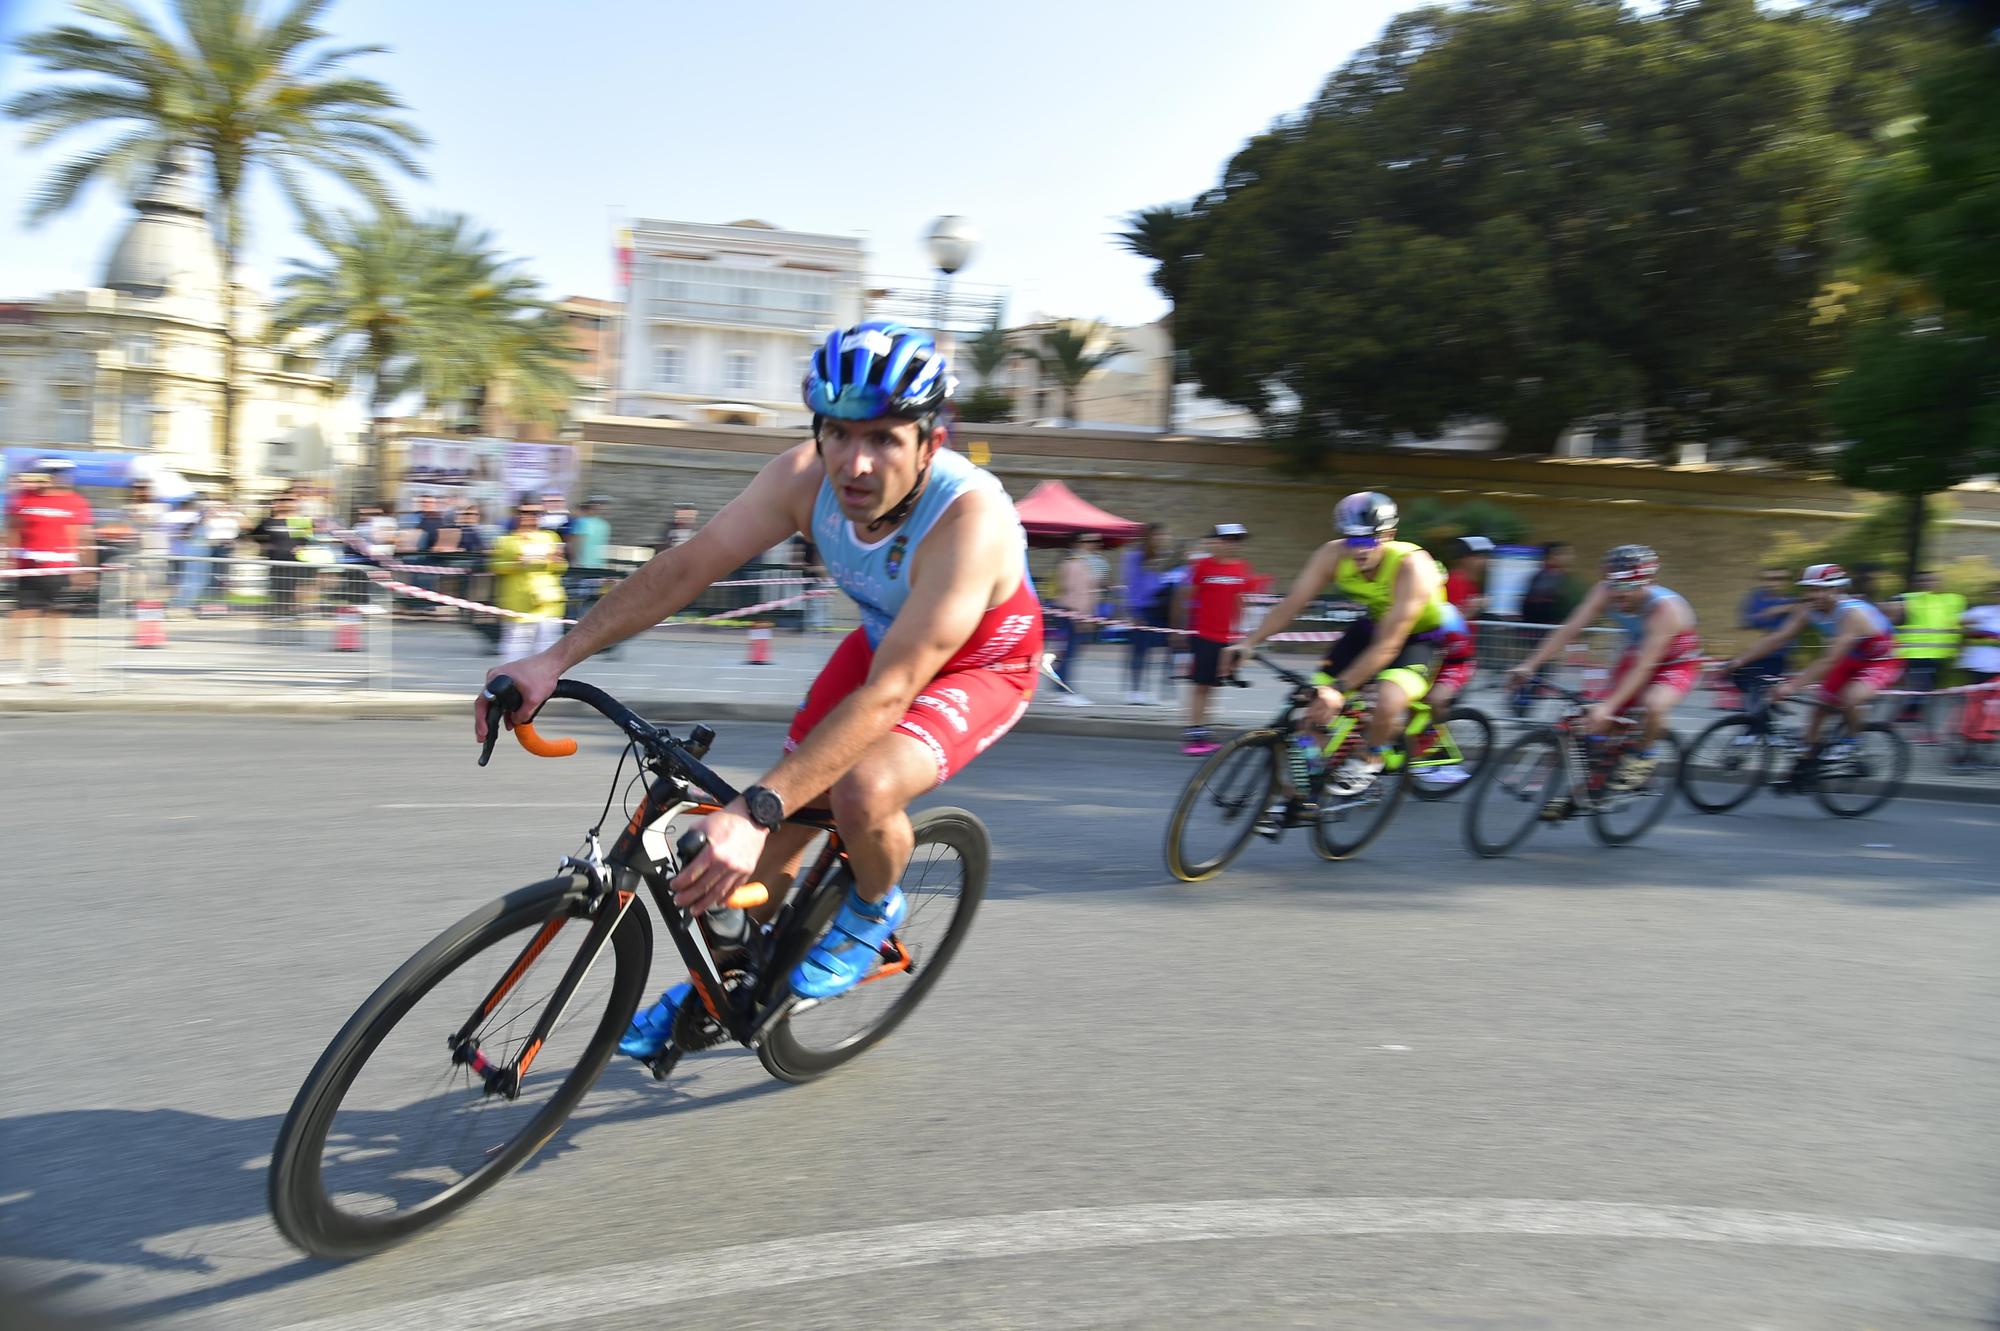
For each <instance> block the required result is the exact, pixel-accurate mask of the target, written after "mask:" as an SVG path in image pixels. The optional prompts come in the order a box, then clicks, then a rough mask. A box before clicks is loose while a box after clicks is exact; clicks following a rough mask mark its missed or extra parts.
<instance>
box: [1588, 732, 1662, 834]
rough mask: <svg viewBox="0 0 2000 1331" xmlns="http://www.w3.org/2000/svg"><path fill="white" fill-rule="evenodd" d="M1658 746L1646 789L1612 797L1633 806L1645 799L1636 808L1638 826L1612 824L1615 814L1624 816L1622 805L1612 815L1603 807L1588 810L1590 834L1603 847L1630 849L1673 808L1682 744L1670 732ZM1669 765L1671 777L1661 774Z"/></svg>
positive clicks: (1635, 824) (1660, 740)
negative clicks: (1672, 768)
mask: <svg viewBox="0 0 2000 1331" xmlns="http://www.w3.org/2000/svg"><path fill="white" fill-rule="evenodd" d="M1658 744H1659V749H1658V753H1659V763H1658V765H1657V766H1655V767H1654V768H1653V774H1652V776H1650V777H1648V778H1647V780H1646V784H1645V786H1643V787H1641V788H1640V789H1639V790H1636V791H1628V792H1623V793H1621V794H1619V795H1614V796H1612V798H1613V799H1614V800H1622V799H1628V798H1629V799H1630V800H1631V801H1632V802H1633V803H1638V801H1639V798H1640V797H1642V796H1643V797H1644V800H1645V802H1644V803H1642V804H1639V818H1638V821H1637V822H1635V823H1633V824H1632V826H1630V827H1623V826H1619V825H1615V824H1613V822H1612V821H1611V820H1612V818H1613V817H1614V816H1615V813H1617V812H1623V810H1624V808H1625V807H1626V806H1625V805H1622V804H1621V805H1620V807H1619V808H1618V809H1617V810H1615V811H1614V810H1611V809H1606V808H1604V807H1603V805H1602V804H1600V805H1599V806H1598V807H1597V808H1594V809H1592V810H1591V813H1590V830H1591V831H1592V832H1593V833H1594V834H1595V835H1596V837H1597V839H1598V840H1599V841H1601V842H1603V843H1604V844H1605V845H1607V846H1629V845H1631V844H1632V843H1633V842H1634V841H1637V840H1638V839H1639V838H1640V837H1642V836H1644V835H1646V833H1648V832H1650V831H1652V830H1653V828H1655V827H1657V826H1658V825H1659V822H1660V819H1662V818H1664V817H1666V816H1667V812H1668V810H1670V809H1672V808H1673V804H1674V798H1673V797H1674V789H1675V786H1676V784H1677V783H1678V781H1679V777H1680V767H1681V765H1682V764H1683V762H1684V759H1683V757H1682V747H1681V742H1680V738H1679V737H1678V736H1676V735H1675V734H1674V733H1673V732H1672V731H1668V732H1667V733H1666V734H1664V735H1661V736H1660V738H1659V740H1658ZM1668 763H1673V764H1674V767H1675V770H1674V771H1673V772H1672V773H1667V772H1663V771H1662V770H1660V769H1661V768H1663V767H1665V766H1666V764H1668Z"/></svg>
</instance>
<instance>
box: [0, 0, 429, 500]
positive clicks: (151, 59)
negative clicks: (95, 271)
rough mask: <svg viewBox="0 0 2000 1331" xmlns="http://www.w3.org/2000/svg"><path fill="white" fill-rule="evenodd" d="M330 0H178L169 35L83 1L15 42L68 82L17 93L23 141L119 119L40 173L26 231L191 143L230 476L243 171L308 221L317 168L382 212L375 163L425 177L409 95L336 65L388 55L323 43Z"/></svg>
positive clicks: (134, 178) (384, 198)
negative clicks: (219, 317)
mask: <svg viewBox="0 0 2000 1331" xmlns="http://www.w3.org/2000/svg"><path fill="white" fill-rule="evenodd" d="M329 2H330V0H291V2H290V3H289V4H287V5H286V6H285V7H284V8H283V9H282V10H280V11H278V12H276V13H275V14H271V15H267V14H266V13H265V11H264V5H263V0H172V12H173V15H174V18H175V19H176V20H177V21H178V30H177V31H169V30H166V29H164V28H162V27H159V26H156V25H155V24H154V23H153V22H152V21H151V20H150V19H148V18H147V17H146V16H144V15H142V14H141V13H140V12H139V11H138V10H137V9H135V8H134V7H133V6H132V5H131V4H129V3H127V2H126V0H77V3H76V9H77V12H78V13H79V14H80V15H81V16H82V17H83V18H85V19H89V20H92V21H94V23H96V24H97V25H99V26H95V27H86V26H84V25H82V24H77V23H63V24H58V25H57V26H55V27H52V28H49V29H46V30H45V31H42V32H37V33H33V34H31V35H29V36H27V37H24V38H22V39H21V40H20V43H19V45H20V49H21V51H22V53H23V54H25V55H27V56H29V57H31V58H32V59H34V60H36V61H38V62H39V64H40V67H41V68H42V70H43V71H45V72H47V73H49V74H52V75H57V76H61V77H62V81H60V82H50V83H46V84H44V85H42V86H40V87H37V88H31V89H29V90H28V91H26V92H23V93H20V94H18V95H17V96H15V97H14V98H13V99H11V100H10V101H9V102H7V104H6V106H5V108H4V110H5V111H6V113H7V114H8V115H11V116H14V117H16V118H18V119H20V120H23V121H26V122H27V125H28V129H27V132H26V135H25V140H26V142H27V143H28V144H29V145H31V146H36V145H40V144H45V143H50V142H52V141H54V140H56V139H59V138H63V137H66V136H68V135H71V134H73V133H76V132H77V131H79V130H89V129H101V128H104V127H114V126H115V127H116V133H115V134H114V135H113V136H112V137H111V139H110V140H109V141H108V142H106V143H103V144H100V145H99V146H97V147H95V148H92V149H90V150H89V151H86V152H83V153H81V154H79V155H77V156H74V157H71V158H70V159H69V160H68V161H66V162H64V163H62V164H61V165H59V166H57V167H56V168H55V169H54V170H53V171H51V172H50V173H49V176H48V178H47V180H46V181H44V182H43V184H42V187H41V189H40V191H39V192H38V193H37V194H36V195H35V197H34V199H33V201H32V203H31V204H30V206H29V208H28V221H29V223H30V224H31V225H33V224H38V223H41V222H43V221H46V220H47V219H48V218H50V217H52V216H54V215H55V214H56V213H59V212H61V211H63V210H64V209H65V208H68V207H69V206H70V204H71V203H73V202H75V200H76V198H77V195H78V194H79V193H80V192H81V191H82V190H83V189H84V187H85V186H87V185H89V184H90V183H91V182H92V181H95V180H105V181H108V182H110V183H112V184H114V185H116V186H118V187H119V188H122V189H128V190H129V189H130V188H132V187H133V186H134V185H135V184H136V183H138V182H140V181H143V180H145V179H148V178H150V176H151V175H152V173H153V172H154V170H156V169H157V167H158V165H159V163H160V162H161V160H162V159H163V158H165V157H166V156H167V155H168V154H170V153H174V152H177V151H182V150H189V151H192V152H193V153H194V154H195V155H196V156H197V157H198V158H199V159H200V161H201V163H202V165H203V166H204V167H205V169H206V173H207V176H208V193H209V198H210V209H209V211H210V217H211V220H212V221H213V222H214V225H215V238H216V251H217V258H218V259H219V260H220V262H221V266H222V275H223V283H224V317H223V328H222V336H223V374H222V385H223V386H222V458H223V467H224V470H225V471H226V472H227V473H228V474H229V475H230V476H231V477H232V478H233V477H234V474H235V472H234V463H235V447H236V356H237V347H236V338H237V329H236V319H235V311H236V300H235V280H236V268H237V261H238V259H239V257H240V256H241V254H242V252H243V247H244V244H245V242H246V240H247V238H248V231H247V221H246V219H245V217H244V214H243V201H244V188H245V186H246V184H247V183H248V181H249V179H250V177H251V175H252V174H253V172H255V171H256V170H257V169H258V168H260V167H261V168H263V169H264V170H267V171H269V172H270V173H271V174H272V176H274V177H275V178H276V180H277V183H278V186H279V188H280V189H281V190H282V191H283V192H284V194H285V196H286V197H287V198H288V199H289V200H290V201H291V204H292V206H293V207H294V208H295V209H297V210H298V212H299V214H300V216H301V217H303V218H304V219H305V220H306V222H307V224H308V225H309V226H311V225H315V224H317V222H318V212H317V210H316V208H315V207H314V204H313V201H312V198H311V196H310V195H309V194H308V192H307V190H306V181H307V178H308V176H309V175H311V174H312V173H314V172H320V173H324V174H327V175H331V176H333V177H336V178H337V179H339V180H340V181H341V182H342V183H344V184H346V185H347V186H349V187H350V188H352V189H353V190H355V191H356V192H357V193H359V194H361V195H362V196H363V197H365V198H367V199H368V200H370V201H371V202H373V203H374V204H375V205H376V206H377V207H378V208H382V209H393V207H394V203H393V201H392V200H391V199H390V197H389V192H388V188H387V186H386V185H385V184H384V183H383V180H382V176H381V174H380V170H379V168H380V167H381V166H383V165H385V164H386V165H391V166H394V167H397V168H399V169H401V170H403V171H405V172H408V173H409V174H411V175H413V176H421V175H422V174H423V172H422V170H421V168H420V167H419V166H418V165H417V163H416V161H415V160H414V158H413V157H412V156H411V154H412V152H413V151H415V150H416V149H418V148H421V147H424V146H425V145H426V142H427V141H426V139H425V138H424V136H423V134H422V133H420V132H419V131H418V130H417V129H416V127H415V126H414V125H412V124H410V123H409V122H408V121H407V120H404V119H402V118H401V117H400V116H398V115H397V114H395V113H396V112H398V111H401V110H402V109H403V104H402V103H401V102H400V101H398V100H397V99H396V96H395V95H394V94H393V93H391V92H390V91H389V89H388V88H386V87H385V86H383V85H382V84H381V83H378V82H377V81H375V80H374V79H370V78H362V77H360V76H358V75H355V74H352V73H350V72H348V71H347V70H346V69H345V68H344V66H346V65H347V63H348V62H349V61H350V60H352V59H353V58H354V57H355V56H359V55H370V54H376V53H379V52H381V51H382V50H383V49H384V48H382V47H379V46H333V45H328V44H325V43H326V42H327V36H328V35H327V33H326V32H325V30H324V29H322V28H321V27H320V26H319V24H318V19H319V16H320V14H321V13H322V12H323V11H324V10H325V9H326V7H327V5H328V3H329ZM72 76H84V77H83V78H82V79H78V78H76V77H72Z"/></svg>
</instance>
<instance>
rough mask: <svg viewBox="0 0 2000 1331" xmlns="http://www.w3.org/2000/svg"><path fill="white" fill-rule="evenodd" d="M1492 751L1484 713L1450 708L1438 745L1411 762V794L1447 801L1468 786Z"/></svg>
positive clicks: (1427, 798) (1467, 708) (1422, 797)
mask: <svg viewBox="0 0 2000 1331" xmlns="http://www.w3.org/2000/svg"><path fill="white" fill-rule="evenodd" d="M1492 752H1493V722H1492V721H1491V719H1489V718H1488V717H1487V715H1486V713H1484V712H1482V711H1480V710H1479V709H1478V708H1476V707H1453V708H1452V709H1451V710H1450V711H1449V712H1447V713H1445V718H1444V724H1443V725H1441V726H1439V727H1438V731H1437V743H1436V744H1435V745H1434V746H1433V747H1432V748H1430V749H1429V750H1428V751H1426V752H1425V753H1424V754H1423V755H1422V756H1421V757H1416V758H1412V759H1411V763H1410V793H1411V794H1412V795H1415V796H1416V797H1417V798H1418V799H1420V800H1442V799H1450V798H1451V797H1452V796H1453V795H1456V794H1457V793H1458V792H1459V791H1461V790H1464V789H1466V788H1467V787H1469V786H1471V784H1472V782H1473V779H1474V778H1475V777H1477V776H1478V775H1479V769H1480V768H1481V767H1483V766H1485V765H1486V759H1487V758H1488V757H1490V756H1491V755H1492ZM1461 774H1462V775H1461Z"/></svg>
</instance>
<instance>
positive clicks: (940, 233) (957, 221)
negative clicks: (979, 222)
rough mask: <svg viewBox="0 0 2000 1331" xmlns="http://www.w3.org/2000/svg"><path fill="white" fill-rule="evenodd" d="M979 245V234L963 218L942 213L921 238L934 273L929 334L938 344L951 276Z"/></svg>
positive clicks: (970, 258) (963, 265)
mask: <svg viewBox="0 0 2000 1331" xmlns="http://www.w3.org/2000/svg"><path fill="white" fill-rule="evenodd" d="M978 244H979V231H978V230H977V228H975V227H974V226H973V225H972V223H970V222H968V221H966V220H965V219H964V218H963V217H954V216H952V215H950V214H946V215H945V216H943V217H940V218H938V219H937V220H936V221H935V222H932V223H931V229H930V230H929V231H928V232H926V233H925V235H924V245H925V247H926V248H927V249H928V250H929V251H930V256H931V266H932V267H933V268H936V269H937V270H938V280H937V293H936V298H935V300H934V302H933V306H932V310H931V331H932V332H933V333H935V334H936V335H937V337H938V339H939V341H943V340H944V337H945V326H944V325H945V300H946V296H947V293H948V292H949V291H950V289H951V278H952V274H953V273H956V272H957V271H958V270H959V269H961V268H963V267H965V265H967V264H968V263H971V262H972V251H973V248H974V247H975V246H977V245H978Z"/></svg>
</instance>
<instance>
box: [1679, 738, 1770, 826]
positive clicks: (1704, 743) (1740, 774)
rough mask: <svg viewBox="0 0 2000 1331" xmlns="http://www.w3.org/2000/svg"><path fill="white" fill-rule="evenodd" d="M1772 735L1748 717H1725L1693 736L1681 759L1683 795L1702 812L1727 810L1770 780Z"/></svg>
mask: <svg viewBox="0 0 2000 1331" xmlns="http://www.w3.org/2000/svg"><path fill="white" fill-rule="evenodd" d="M1771 747H1772V746H1771V738H1770V736H1769V735H1767V734H1759V733H1758V727H1757V723H1756V722H1755V721H1753V720H1751V719H1750V718H1749V717H1747V716H1725V717H1723V718H1722V719H1721V720H1720V721H1717V722H1716V723H1715V724H1714V725H1712V726H1710V727H1709V728H1708V729H1706V730H1704V731H1702V732H1701V733H1700V734H1699V735H1696V736H1695V737H1694V743H1692V744H1690V745H1688V751H1687V756H1686V757H1685V758H1684V759H1682V761H1681V772H1680V787H1681V794H1683V795H1685V796H1687V802H1688V803H1689V804H1692V805H1694V807H1695V808H1697V809H1700V810H1701V811H1702V812H1703V813H1727V812H1729V810H1731V809H1734V808H1736V807H1737V806H1738V805H1740V804H1742V803H1743V802H1744V801H1745V800H1747V799H1749V798H1750V797H1751V796H1752V795H1755V794H1756V793H1757V788H1758V787H1759V786H1761V785H1763V784H1764V783H1765V782H1766V781H1767V780H1769V779H1770V775H1771Z"/></svg>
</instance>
